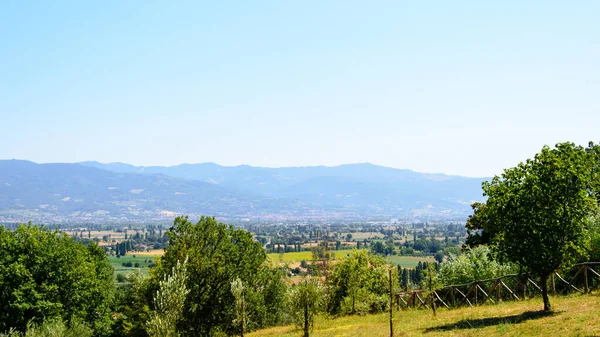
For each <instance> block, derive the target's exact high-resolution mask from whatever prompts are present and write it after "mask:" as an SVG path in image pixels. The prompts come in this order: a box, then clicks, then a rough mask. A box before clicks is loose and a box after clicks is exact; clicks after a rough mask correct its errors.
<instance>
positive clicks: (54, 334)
mask: <svg viewBox="0 0 600 337" xmlns="http://www.w3.org/2000/svg"><path fill="white" fill-rule="evenodd" d="M92 335H93V330H92V329H91V328H90V327H88V326H87V325H85V324H84V323H82V322H80V321H78V320H72V321H71V323H70V324H69V326H67V325H66V324H65V322H64V321H63V320H62V319H61V318H60V317H56V318H49V319H46V320H44V322H43V323H42V324H40V325H36V324H28V325H27V332H25V336H24V337H91V336H92Z"/></svg>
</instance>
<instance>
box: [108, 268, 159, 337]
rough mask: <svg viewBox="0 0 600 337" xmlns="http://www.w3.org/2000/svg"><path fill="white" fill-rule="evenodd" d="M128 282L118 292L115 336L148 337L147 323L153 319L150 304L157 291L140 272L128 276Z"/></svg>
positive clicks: (114, 327)
mask: <svg viewBox="0 0 600 337" xmlns="http://www.w3.org/2000/svg"><path fill="white" fill-rule="evenodd" d="M127 281H128V282H129V283H128V284H127V285H126V286H123V287H119V288H118V291H117V296H116V301H115V302H116V303H115V304H116V305H115V310H116V314H115V317H116V322H115V324H114V326H113V336H135V337H146V336H148V333H147V331H146V322H148V321H149V320H150V318H151V312H150V308H149V304H150V303H152V301H153V294H154V293H155V291H154V290H153V289H152V288H151V284H150V279H149V278H148V277H147V276H145V275H144V274H142V272H141V271H140V270H135V271H134V272H132V273H130V274H128V275H127Z"/></svg>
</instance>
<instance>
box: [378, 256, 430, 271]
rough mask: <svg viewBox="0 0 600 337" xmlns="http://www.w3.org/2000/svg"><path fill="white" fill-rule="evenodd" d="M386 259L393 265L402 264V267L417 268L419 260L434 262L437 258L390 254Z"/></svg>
mask: <svg viewBox="0 0 600 337" xmlns="http://www.w3.org/2000/svg"><path fill="white" fill-rule="evenodd" d="M386 260H387V261H388V262H389V263H391V264H393V265H400V267H402V268H415V267H416V266H417V264H418V263H419V261H421V262H433V261H435V259H434V258H433V257H431V256H425V257H416V256H400V255H392V256H388V257H387V258H386Z"/></svg>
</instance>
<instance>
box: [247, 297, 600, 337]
mask: <svg viewBox="0 0 600 337" xmlns="http://www.w3.org/2000/svg"><path fill="white" fill-rule="evenodd" d="M551 301H552V304H553V306H554V308H555V310H554V312H552V313H549V314H546V313H544V312H543V311H540V309H542V307H543V306H542V301H541V299H539V298H534V299H531V300H527V301H524V302H504V303H501V304H498V305H485V306H480V307H475V308H461V309H455V310H446V309H442V310H439V311H438V315H437V317H433V315H432V313H431V311H429V310H408V311H394V336H432V337H433V336H482V337H492V336H600V320H598V312H600V298H599V296H598V294H597V293H596V294H592V295H574V296H573V297H553V298H552V299H551ZM389 335H390V334H389V315H388V314H379V315H368V316H347V317H342V318H338V319H332V320H327V319H323V318H319V319H318V320H317V322H316V323H315V330H314V334H313V335H312V336H314V337H333V336H355V337H387V336H389ZM248 336H249V337H297V336H301V333H300V332H298V331H294V327H293V326H285V327H275V328H270V329H265V330H260V331H256V332H254V333H250V334H248Z"/></svg>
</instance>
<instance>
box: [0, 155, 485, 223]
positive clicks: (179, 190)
mask: <svg viewBox="0 0 600 337" xmlns="http://www.w3.org/2000/svg"><path fill="white" fill-rule="evenodd" d="M484 180H486V178H466V177H459V176H449V175H444V174H426V173H418V172H414V171H411V170H402V169H394V168H388V167H382V166H377V165H373V164H368V163H364V164H348V165H341V166H334V167H325V166H310V167H284V168H264V167H252V166H247V165H241V166H221V165H217V164H214V163H201V164H182V165H178V166H169V167H167V166H145V167H144V166H133V165H129V164H124V163H111V164H102V163H98V162H81V163H71V164H36V163H33V162H29V161H22V160H0V220H3V221H13V220H20V221H22V220H27V219H34V220H37V219H41V220H45V221H48V220H52V221H66V220H72V221H101V220H111V221H140V220H160V219H167V218H172V217H173V216H174V215H176V214H189V215H191V216H195V215H201V214H206V215H215V216H218V217H222V218H229V219H253V218H260V219H303V218H306V219H317V218H318V219H334V218H335V219H344V218H345V219H367V218H386V217H396V218H415V217H420V218H423V217H426V218H445V219H464V218H466V216H467V215H468V214H469V213H470V211H471V209H470V206H469V205H470V204H471V203H472V202H473V201H477V200H482V199H483V197H482V192H481V182H482V181H484Z"/></svg>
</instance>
